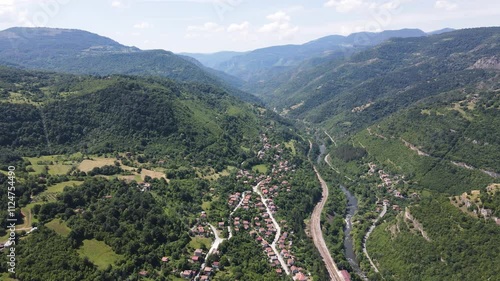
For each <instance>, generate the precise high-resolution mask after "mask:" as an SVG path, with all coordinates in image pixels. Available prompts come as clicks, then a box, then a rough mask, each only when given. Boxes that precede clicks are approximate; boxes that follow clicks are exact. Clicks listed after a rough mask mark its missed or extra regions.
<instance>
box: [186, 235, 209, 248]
mask: <svg viewBox="0 0 500 281" xmlns="http://www.w3.org/2000/svg"><path fill="white" fill-rule="evenodd" d="M202 245H204V247H203V246H202ZM211 245H212V239H211V238H204V237H193V238H192V239H191V241H190V242H189V247H190V248H192V249H202V248H203V249H210V246H211Z"/></svg>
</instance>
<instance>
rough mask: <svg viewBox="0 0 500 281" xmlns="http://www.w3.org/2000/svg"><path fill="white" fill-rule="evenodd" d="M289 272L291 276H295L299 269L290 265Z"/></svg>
mask: <svg viewBox="0 0 500 281" xmlns="http://www.w3.org/2000/svg"><path fill="white" fill-rule="evenodd" d="M290 270H291V271H292V273H293V274H295V273H298V272H299V269H298V268H297V267H296V266H295V265H292V266H291V267H290Z"/></svg>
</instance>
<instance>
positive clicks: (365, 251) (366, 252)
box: [363, 203, 387, 272]
mask: <svg viewBox="0 0 500 281" xmlns="http://www.w3.org/2000/svg"><path fill="white" fill-rule="evenodd" d="M385 213H387V204H386V203H384V209H383V210H382V212H381V213H380V214H379V216H378V218H377V219H376V220H375V222H373V225H372V226H370V229H369V230H368V232H367V233H366V235H365V238H364V239H363V253H365V256H366V257H367V258H368V260H369V261H370V264H371V266H372V267H373V270H375V272H379V271H378V268H377V266H376V265H375V263H373V261H372V259H371V258H370V255H369V254H368V250H367V249H366V241H368V238H369V237H370V234H372V232H373V230H374V229H375V226H376V224H377V222H378V221H379V220H380V219H381V218H382V217H383V216H385Z"/></svg>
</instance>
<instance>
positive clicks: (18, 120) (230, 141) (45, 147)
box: [0, 68, 262, 164]
mask: <svg viewBox="0 0 500 281" xmlns="http://www.w3.org/2000/svg"><path fill="white" fill-rule="evenodd" d="M0 75H1V81H2V83H0V92H1V93H2V102H1V103H0V108H1V110H0V112H1V113H0V127H1V128H2V130H3V132H5V133H4V134H2V136H1V137H0V145H1V146H2V147H6V148H12V149H14V150H18V151H20V152H22V154H25V155H29V154H39V153H42V154H57V153H71V152H77V151H82V152H86V153H91V154H92V153H104V152H113V151H123V152H124V151H143V152H146V153H149V154H152V155H156V154H159V155H166V154H169V155H172V154H173V155H175V157H178V158H179V159H183V158H186V157H187V158H189V159H192V160H196V159H200V161H201V160H202V159H205V160H206V159H213V160H216V159H219V158H220V157H226V156H228V157H229V156H236V155H238V154H239V153H240V152H241V151H240V146H242V145H243V146H244V145H245V142H246V141H248V140H250V139H253V138H254V137H256V136H257V134H258V131H259V128H258V124H259V122H261V121H259V120H260V119H262V117H261V116H260V113H259V111H258V108H256V107H254V106H252V105H250V104H245V103H242V102H241V101H240V100H238V99H236V98H234V97H232V96H231V95H229V94H228V93H227V92H226V91H224V90H222V89H220V88H217V87H215V86H212V85H207V84H194V83H176V82H173V81H171V80H166V79H161V78H137V77H129V76H110V77H105V78H94V77H88V76H73V75H61V74H52V73H44V72H30V71H23V70H17V69H11V68H2V71H1V74H0ZM235 109H237V110H235ZM160 144H161V145H160ZM235 161H236V159H235ZM223 162H224V161H222V162H221V164H222V163H223Z"/></svg>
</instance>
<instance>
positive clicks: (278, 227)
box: [253, 181, 290, 275]
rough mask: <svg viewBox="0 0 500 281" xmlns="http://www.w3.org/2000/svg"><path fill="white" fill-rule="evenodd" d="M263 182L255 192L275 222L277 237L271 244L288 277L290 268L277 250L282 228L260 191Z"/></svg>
mask: <svg viewBox="0 0 500 281" xmlns="http://www.w3.org/2000/svg"><path fill="white" fill-rule="evenodd" d="M262 182H263V181H261V182H259V183H258V184H257V185H256V186H254V187H253V192H255V193H257V194H259V196H260V200H261V201H262V203H263V204H264V206H265V207H266V211H267V213H268V214H269V218H271V220H272V221H273V224H274V227H275V228H276V235H275V237H274V241H273V243H272V244H271V249H273V252H274V253H275V254H276V256H277V257H278V260H279V262H280V264H281V267H282V268H283V270H285V272H286V275H290V268H288V265H287V264H286V262H285V260H284V259H283V257H282V256H281V255H280V252H279V251H278V249H277V248H276V243H277V242H278V240H279V238H280V236H281V227H280V225H279V224H278V222H277V221H276V219H275V218H274V216H273V213H272V212H271V210H269V207H268V205H267V200H265V199H264V196H263V195H262V193H261V192H260V190H259V186H260V184H261V183H262Z"/></svg>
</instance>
